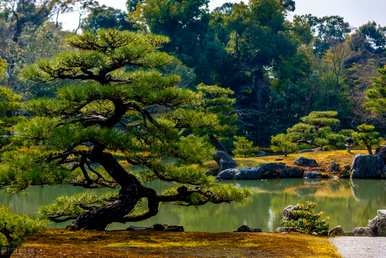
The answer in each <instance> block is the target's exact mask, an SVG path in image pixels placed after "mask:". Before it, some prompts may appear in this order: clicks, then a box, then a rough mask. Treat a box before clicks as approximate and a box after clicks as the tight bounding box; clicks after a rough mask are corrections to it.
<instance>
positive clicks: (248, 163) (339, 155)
mask: <svg viewBox="0 0 386 258" xmlns="http://www.w3.org/2000/svg"><path fill="white" fill-rule="evenodd" d="M366 153H367V152H366V151H362V150H355V151H353V153H352V154H350V153H348V152H347V151H345V150H338V151H320V152H307V153H294V154H290V155H288V157H284V156H282V155H280V156H264V157H257V158H246V159H237V162H238V164H239V166H240V167H254V166H256V165H258V164H264V163H270V162H283V163H286V164H287V165H289V166H294V161H295V160H296V159H297V158H299V157H305V158H312V159H315V160H316V161H317V162H318V164H319V166H320V167H321V169H322V170H325V171H327V170H328V167H329V165H330V163H331V162H333V161H335V162H337V163H338V164H339V165H340V167H341V168H344V166H346V165H351V163H352V160H353V159H354V156H355V155H356V154H366Z"/></svg>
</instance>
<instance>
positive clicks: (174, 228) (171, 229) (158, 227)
mask: <svg viewBox="0 0 386 258" xmlns="http://www.w3.org/2000/svg"><path fill="white" fill-rule="evenodd" d="M147 229H148V230H153V231H160V232H162V231H165V232H184V227H183V226H176V225H163V224H154V225H153V227H151V228H147Z"/></svg>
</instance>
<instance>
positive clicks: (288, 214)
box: [282, 205, 300, 220]
mask: <svg viewBox="0 0 386 258" xmlns="http://www.w3.org/2000/svg"><path fill="white" fill-rule="evenodd" d="M295 210H300V207H299V206H298V205H289V206H287V207H285V208H284V209H283V214H282V215H283V216H282V217H283V219H284V220H296V219H298V217H297V216H295V215H294V214H293V213H292V211H295Z"/></svg>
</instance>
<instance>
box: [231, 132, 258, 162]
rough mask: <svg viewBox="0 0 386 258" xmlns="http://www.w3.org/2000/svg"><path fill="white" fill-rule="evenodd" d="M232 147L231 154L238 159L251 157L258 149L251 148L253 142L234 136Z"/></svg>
mask: <svg viewBox="0 0 386 258" xmlns="http://www.w3.org/2000/svg"><path fill="white" fill-rule="evenodd" d="M233 145H234V147H235V148H234V151H233V153H234V154H235V156H236V157H238V158H248V157H253V156H254V155H255V154H256V152H257V151H258V148H257V147H255V146H253V142H252V141H250V140H248V139H247V138H246V137H244V136H235V137H234V140H233Z"/></svg>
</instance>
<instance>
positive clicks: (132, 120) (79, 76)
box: [15, 30, 245, 229]
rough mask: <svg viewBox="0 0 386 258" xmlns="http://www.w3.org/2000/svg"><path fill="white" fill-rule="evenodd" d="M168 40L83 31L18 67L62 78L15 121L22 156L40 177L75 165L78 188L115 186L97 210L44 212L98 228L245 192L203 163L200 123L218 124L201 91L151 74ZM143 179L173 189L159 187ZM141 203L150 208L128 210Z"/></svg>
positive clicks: (37, 78) (206, 151)
mask: <svg viewBox="0 0 386 258" xmlns="http://www.w3.org/2000/svg"><path fill="white" fill-rule="evenodd" d="M167 42H168V39H167V38H165V37H162V36H155V35H151V34H140V33H133V32H119V31H117V30H99V31H98V32H97V33H89V32H86V33H84V34H82V35H79V36H72V37H70V38H69V39H68V43H69V44H70V45H71V46H72V47H73V48H75V49H76V50H74V51H69V52H65V53H61V54H59V55H57V56H56V57H54V58H52V59H50V60H42V61H40V62H38V63H36V64H34V65H32V66H31V67H29V68H28V69H26V70H25V72H24V76H25V77H26V78H28V79H29V80H31V81H34V82H38V83H42V82H52V81H56V80H59V81H61V80H66V84H65V86H63V87H61V88H60V89H59V90H58V91H57V95H56V97H55V98H51V99H36V100H32V101H30V102H29V104H28V111H29V112H31V114H34V117H33V118H32V119H30V120H29V121H24V122H22V123H20V124H19V125H17V127H16V128H17V131H16V136H15V137H16V138H17V140H18V141H19V142H20V144H22V146H24V147H23V148H26V147H28V148H29V149H30V152H32V153H34V155H32V156H31V158H30V159H28V162H30V163H35V162H38V163H39V166H41V167H45V168H47V169H44V168H42V169H41V172H40V173H41V175H40V176H41V177H43V178H44V177H50V173H52V172H50V171H52V170H55V171H62V173H63V174H62V177H56V179H57V180H61V179H64V178H66V177H67V176H68V175H69V174H70V173H71V170H78V171H79V172H80V173H82V175H83V177H84V185H85V186H91V185H94V184H95V185H104V186H106V185H118V186H119V187H120V190H119V192H118V193H117V194H116V195H113V196H109V198H105V199H102V200H101V199H99V202H95V201H93V202H92V203H90V204H92V205H94V204H95V205H96V206H97V207H95V206H87V205H85V204H84V203H82V205H81V206H80V207H81V208H82V210H83V212H82V213H81V214H71V213H70V214H68V213H66V212H65V211H64V212H60V211H56V210H55V212H54V213H53V214H49V215H48V216H49V218H51V219H53V220H56V221H64V220H75V221H74V223H73V227H74V228H76V229H104V228H105V227H106V226H107V225H109V224H110V223H112V222H129V221H139V220H143V219H146V218H149V217H152V216H154V215H156V214H157V212H158V207H159V204H160V203H162V202H179V203H182V204H185V205H201V204H204V203H207V202H213V203H220V202H230V201H233V200H240V199H241V198H242V197H243V196H244V195H245V192H243V191H241V190H238V189H236V188H234V187H232V186H225V185H219V184H217V183H216V182H215V180H214V179H213V178H211V177H210V176H207V171H206V168H205V167H204V166H203V162H204V161H205V160H206V159H208V158H209V157H211V156H212V154H213V148H212V147H211V145H210V144H209V142H208V138H207V137H205V135H202V134H200V133H201V132H202V130H200V128H203V127H213V126H216V124H217V123H218V118H217V116H216V114H213V113H210V112H209V111H207V110H205V109H200V108H199V107H200V106H201V105H202V104H203V98H202V95H201V94H199V93H197V92H193V91H191V90H188V89H181V88H178V87H176V85H177V83H178V80H179V78H178V77H177V76H175V75H163V74H161V73H160V72H158V71H157V68H158V67H161V66H163V65H165V64H167V63H169V62H171V61H172V60H173V57H172V56H170V55H168V54H166V53H164V52H161V51H159V48H161V47H162V45H163V44H165V43H167ZM17 151H20V149H19V150H17ZM37 153H38V154H37ZM26 155H28V153H27V154H26ZM118 157H121V158H120V159H118ZM20 162H22V161H20ZM42 164H46V165H42ZM31 167H33V165H31ZM55 167H56V168H55ZM99 170H102V171H99ZM98 171H99V172H98ZM145 179H147V180H161V181H166V182H171V183H172V185H171V187H170V189H169V190H167V191H166V192H165V193H158V192H157V191H156V190H154V189H152V188H150V187H148V186H146V185H145V184H144V181H143V180H145ZM25 183H26V184H28V182H25ZM143 200H145V201H146V202H147V209H145V211H144V212H143V213H142V214H139V215H133V214H131V213H132V212H133V211H134V210H135V209H136V207H137V205H139V204H140V203H142V201H143Z"/></svg>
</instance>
